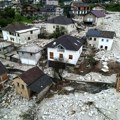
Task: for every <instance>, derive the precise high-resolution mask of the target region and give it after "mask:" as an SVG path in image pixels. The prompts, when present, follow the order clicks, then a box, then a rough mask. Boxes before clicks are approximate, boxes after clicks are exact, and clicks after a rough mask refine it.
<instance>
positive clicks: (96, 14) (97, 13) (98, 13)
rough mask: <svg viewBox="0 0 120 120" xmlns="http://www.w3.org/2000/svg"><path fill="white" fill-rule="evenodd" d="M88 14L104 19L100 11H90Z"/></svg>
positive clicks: (103, 14)
mask: <svg viewBox="0 0 120 120" xmlns="http://www.w3.org/2000/svg"><path fill="white" fill-rule="evenodd" d="M90 13H92V14H93V15H95V16H96V17H98V18H100V17H105V13H104V12H103V11H101V10H92V11H91V12H90Z"/></svg>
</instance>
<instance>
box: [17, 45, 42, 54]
mask: <svg viewBox="0 0 120 120" xmlns="http://www.w3.org/2000/svg"><path fill="white" fill-rule="evenodd" d="M41 50H42V48H41V47H39V46H38V45H36V44H30V45H27V46H22V47H21V48H19V50H17V51H18V52H25V53H38V52H40V51H41Z"/></svg>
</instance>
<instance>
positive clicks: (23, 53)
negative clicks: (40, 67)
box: [17, 44, 42, 65]
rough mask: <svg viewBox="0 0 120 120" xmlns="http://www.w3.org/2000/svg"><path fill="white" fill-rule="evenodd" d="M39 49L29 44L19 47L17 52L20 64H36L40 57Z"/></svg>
mask: <svg viewBox="0 0 120 120" xmlns="http://www.w3.org/2000/svg"><path fill="white" fill-rule="evenodd" d="M41 50H42V48H40V47H39V46H37V45H35V44H31V45H28V46H23V47H21V48H19V50H17V53H18V54H19V59H20V61H21V63H22V64H28V65H36V64H38V62H39V59H40V57H41Z"/></svg>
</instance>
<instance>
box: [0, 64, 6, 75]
mask: <svg viewBox="0 0 120 120" xmlns="http://www.w3.org/2000/svg"><path fill="white" fill-rule="evenodd" d="M6 72H7V69H6V68H5V66H4V65H3V64H2V63H1V62H0V75H2V74H4V73H6Z"/></svg>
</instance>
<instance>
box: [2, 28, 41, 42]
mask: <svg viewBox="0 0 120 120" xmlns="http://www.w3.org/2000/svg"><path fill="white" fill-rule="evenodd" d="M30 31H32V30H30ZM30 31H27V32H21V33H19V36H18V33H17V32H15V33H14V35H10V33H9V32H7V31H2V33H3V39H4V40H7V41H11V42H13V43H18V44H25V43H27V41H29V40H28V37H30V40H35V39H38V34H40V30H39V29H37V30H34V31H33V34H31V33H30ZM11 38H12V39H11ZM13 39H14V40H13Z"/></svg>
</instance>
